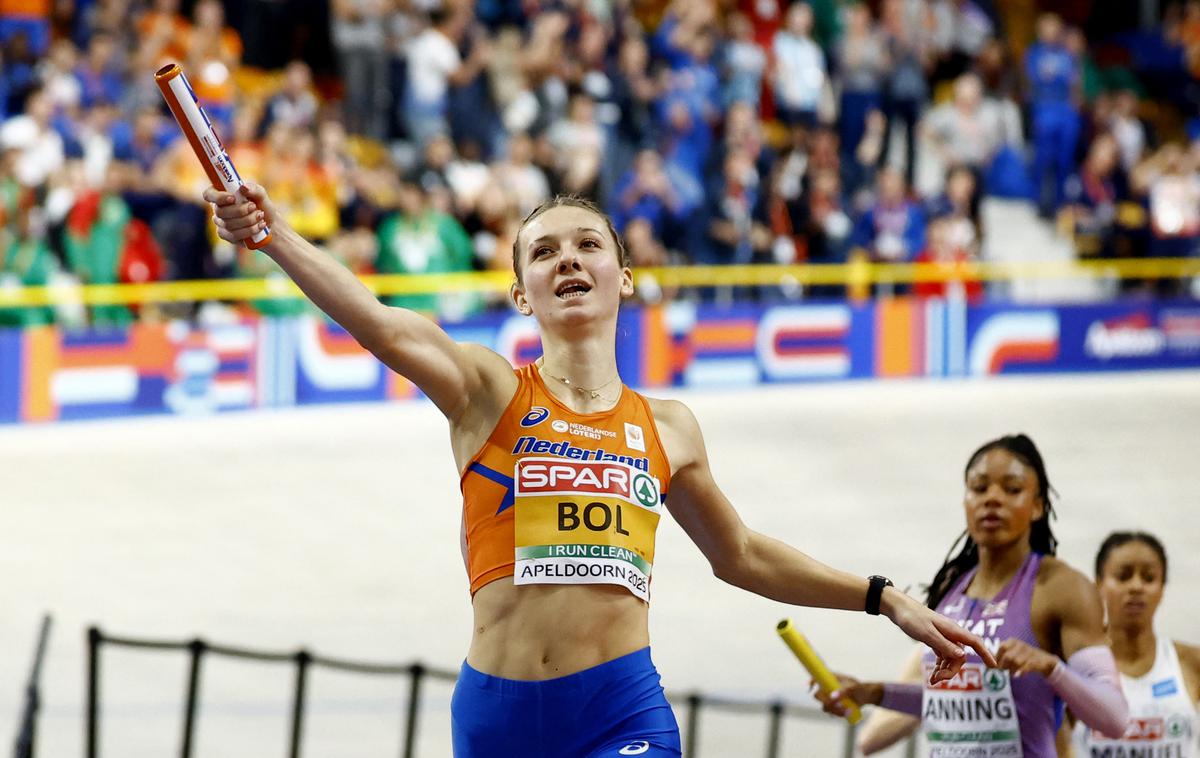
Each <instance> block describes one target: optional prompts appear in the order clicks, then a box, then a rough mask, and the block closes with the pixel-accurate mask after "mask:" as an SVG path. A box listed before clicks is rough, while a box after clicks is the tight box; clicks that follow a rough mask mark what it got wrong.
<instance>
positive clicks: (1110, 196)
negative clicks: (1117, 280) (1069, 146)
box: [1065, 134, 1128, 256]
mask: <svg viewBox="0 0 1200 758" xmlns="http://www.w3.org/2000/svg"><path fill="white" fill-rule="evenodd" d="M1119 156H1120V153H1119V149H1118V145H1117V141H1116V140H1115V139H1114V138H1113V137H1112V136H1111V135H1108V134H1101V135H1100V136H1098V137H1097V138H1096V139H1095V140H1094V141H1093V142H1092V145H1091V147H1090V148H1089V149H1088V155H1087V158H1086V159H1085V160H1084V163H1083V166H1081V167H1080V170H1079V173H1078V174H1076V175H1074V176H1072V177H1071V179H1070V180H1068V182H1067V188H1066V206H1065V214H1066V219H1065V223H1067V224H1069V225H1070V227H1071V229H1072V231H1073V233H1074V237H1075V248H1076V251H1077V252H1078V253H1079V254H1080V255H1087V256H1096V255H1101V256H1111V255H1112V254H1113V253H1114V251H1115V244H1116V240H1117V232H1118V218H1117V211H1118V207H1119V206H1120V204H1121V203H1122V202H1124V201H1125V200H1126V199H1127V197H1128V187H1127V186H1126V180H1125V177H1124V174H1123V172H1122V171H1121V164H1120V160H1119Z"/></svg>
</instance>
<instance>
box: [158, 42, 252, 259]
mask: <svg viewBox="0 0 1200 758" xmlns="http://www.w3.org/2000/svg"><path fill="white" fill-rule="evenodd" d="M154 82H155V83H156V84H157V85H158V88H159V90H161V91H162V96H163V99H165V100H166V101H167V107H169V108H170V109H171V113H172V114H174V116H175V120H176V121H177V122H178V123H179V128H180V129H182V130H183V136H185V137H187V140H188V142H189V143H190V144H191V146H192V151H193V152H195V153H196V157H197V158H199V159H200V165H202V166H204V173H206V174H208V179H209V181H211V182H212V184H213V186H214V187H220V188H221V189H223V190H225V191H226V192H232V193H233V194H234V195H237V194H238V190H239V189H241V186H242V185H243V184H244V182H243V181H242V177H241V176H239V175H238V172H237V169H236V168H234V167H233V161H231V160H229V154H228V153H226V152H225V146H224V145H222V144H221V139H220V138H219V137H217V133H216V131H215V130H214V129H213V125H212V122H211V121H209V120H208V114H207V113H205V112H204V109H203V108H201V107H200V102H199V101H198V100H197V99H196V93H195V92H194V91H193V90H192V85H191V83H190V82H188V79H187V76H186V75H185V74H184V73H183V69H182V68H180V67H179V64H178V63H171V64H168V65H166V66H163V67H162V68H160V69H159V70H158V71H156V72H155V74H154ZM270 241H271V230H270V229H269V228H266V229H263V230H262V231H261V232H259V233H257V234H255V235H254V236H253V237H251V238H250V239H248V240H246V247H248V248H250V249H251V250H257V249H259V248H260V247H262V246H264V245H266V244H267V243H268V242H270Z"/></svg>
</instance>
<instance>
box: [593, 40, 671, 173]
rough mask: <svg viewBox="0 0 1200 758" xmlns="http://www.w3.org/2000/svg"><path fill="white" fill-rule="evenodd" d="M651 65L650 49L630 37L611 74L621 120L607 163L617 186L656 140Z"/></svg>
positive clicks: (655, 90)
mask: <svg viewBox="0 0 1200 758" xmlns="http://www.w3.org/2000/svg"><path fill="white" fill-rule="evenodd" d="M648 65H649V49H648V48H647V46H646V42H645V41H644V40H643V39H642V38H641V37H640V36H636V35H635V36H630V37H628V38H627V39H626V40H625V41H624V42H622V43H621V48H620V51H619V53H618V56H617V65H616V67H615V69H614V70H613V74H612V82H613V103H615V104H616V106H617V108H618V110H619V113H620V117H619V118H618V120H617V123H616V125H615V127H614V128H613V131H612V135H613V139H612V141H611V142H610V143H609V149H608V152H607V160H606V161H605V162H606V164H608V165H607V167H608V168H609V169H610V170H611V172H612V174H611V177H612V179H613V181H614V182H615V178H616V177H619V176H621V175H622V174H623V173H624V172H625V171H626V169H628V168H629V166H630V164H632V163H633V156H634V155H635V154H636V153H637V151H638V150H641V149H642V148H644V147H647V146H648V145H649V144H650V143H651V142H652V141H653V139H654V133H655V132H654V126H655V125H654V101H655V99H656V98H657V97H658V92H659V91H658V86H657V85H656V84H655V82H654V80H653V79H652V78H651V77H650V75H649V69H648Z"/></svg>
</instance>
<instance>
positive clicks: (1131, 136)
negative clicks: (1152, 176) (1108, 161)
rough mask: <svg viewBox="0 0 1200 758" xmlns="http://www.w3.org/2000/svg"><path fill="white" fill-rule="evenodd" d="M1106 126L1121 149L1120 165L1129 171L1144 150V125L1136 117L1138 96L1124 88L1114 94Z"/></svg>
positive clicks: (1140, 157)
mask: <svg viewBox="0 0 1200 758" xmlns="http://www.w3.org/2000/svg"><path fill="white" fill-rule="evenodd" d="M1108 128H1109V130H1110V131H1111V132H1112V135H1113V137H1114V138H1116V141H1117V146H1118V147H1119V148H1120V151H1121V156H1120V157H1121V166H1122V167H1123V168H1124V169H1125V170H1126V171H1130V170H1132V169H1133V167H1134V166H1136V165H1137V163H1138V162H1139V161H1140V160H1141V159H1142V154H1143V153H1144V152H1145V150H1146V125H1145V124H1143V123H1142V120H1141V119H1140V118H1139V117H1138V96H1137V93H1136V92H1134V91H1133V90H1129V89H1124V90H1121V91H1120V92H1118V93H1117V94H1116V97H1115V99H1114V101H1113V111H1112V115H1111V117H1110V118H1109V121H1108Z"/></svg>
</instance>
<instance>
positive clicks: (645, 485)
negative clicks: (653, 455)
mask: <svg viewBox="0 0 1200 758" xmlns="http://www.w3.org/2000/svg"><path fill="white" fill-rule="evenodd" d="M633 494H634V496H635V497H636V498H637V500H638V502H639V503H641V504H642V505H643V506H645V507H646V508H654V507H655V506H657V505H658V487H656V486H655V485H654V480H653V479H651V478H650V476H649V475H647V474H638V475H637V476H635V477H634V478H633Z"/></svg>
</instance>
